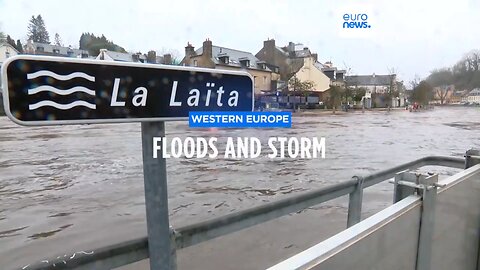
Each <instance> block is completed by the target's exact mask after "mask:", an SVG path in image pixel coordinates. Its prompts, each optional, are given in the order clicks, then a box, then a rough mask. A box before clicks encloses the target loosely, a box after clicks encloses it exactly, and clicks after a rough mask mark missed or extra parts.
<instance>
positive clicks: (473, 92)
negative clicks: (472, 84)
mask: <svg viewBox="0 0 480 270" xmlns="http://www.w3.org/2000/svg"><path fill="white" fill-rule="evenodd" d="M468 95H469V96H473V95H475V96H479V95H480V88H475V89H473V90H472V91H470V92H469V93H468Z"/></svg>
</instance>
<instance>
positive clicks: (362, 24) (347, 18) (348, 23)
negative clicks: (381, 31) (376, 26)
mask: <svg viewBox="0 0 480 270" xmlns="http://www.w3.org/2000/svg"><path fill="white" fill-rule="evenodd" d="M343 20H344V22H343V28H371V27H372V26H371V25H370V24H368V15H367V14H365V13H362V14H347V13H346V14H343Z"/></svg>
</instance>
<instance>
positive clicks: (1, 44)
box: [0, 42, 18, 53]
mask: <svg viewBox="0 0 480 270" xmlns="http://www.w3.org/2000/svg"><path fill="white" fill-rule="evenodd" d="M3 46H7V47H10V48H12V49H13V50H14V51H15V52H17V53H18V51H17V49H15V47H13V46H12V45H10V44H9V43H8V42H0V47H3Z"/></svg>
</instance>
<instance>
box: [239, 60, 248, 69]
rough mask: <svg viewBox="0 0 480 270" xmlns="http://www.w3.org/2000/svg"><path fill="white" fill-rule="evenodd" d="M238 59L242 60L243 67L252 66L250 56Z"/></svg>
mask: <svg viewBox="0 0 480 270" xmlns="http://www.w3.org/2000/svg"><path fill="white" fill-rule="evenodd" d="M238 60H239V61H240V65H241V66H242V67H249V66H250V60H249V59H248V58H240V59H238Z"/></svg>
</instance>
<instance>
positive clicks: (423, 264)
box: [416, 175, 438, 270]
mask: <svg viewBox="0 0 480 270" xmlns="http://www.w3.org/2000/svg"><path fill="white" fill-rule="evenodd" d="M421 177H422V179H421V180H420V184H421V185H423V193H422V197H423V198H422V217H421V219H420V235H419V237H418V252H417V267H416V269H417V270H430V269H431V262H432V239H433V229H434V225H435V204H436V199H437V186H436V185H435V184H436V183H437V181H438V175H433V176H429V177H425V176H424V175H421ZM422 180H423V181H422ZM422 182H423V183H422Z"/></svg>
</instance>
